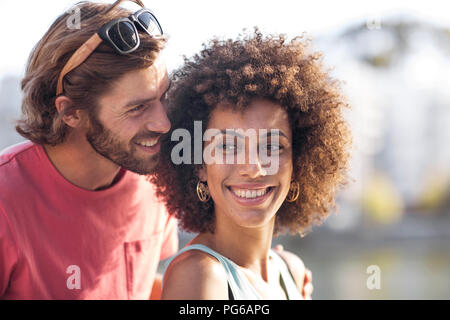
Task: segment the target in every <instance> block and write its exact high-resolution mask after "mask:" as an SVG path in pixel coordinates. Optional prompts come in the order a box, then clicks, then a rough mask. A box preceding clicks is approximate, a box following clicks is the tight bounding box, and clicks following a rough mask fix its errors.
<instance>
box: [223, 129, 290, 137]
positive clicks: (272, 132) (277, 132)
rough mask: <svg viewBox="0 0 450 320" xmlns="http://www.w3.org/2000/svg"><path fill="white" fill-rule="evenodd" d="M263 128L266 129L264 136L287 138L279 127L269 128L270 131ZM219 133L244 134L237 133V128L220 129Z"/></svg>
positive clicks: (240, 135)
mask: <svg viewBox="0 0 450 320" xmlns="http://www.w3.org/2000/svg"><path fill="white" fill-rule="evenodd" d="M264 130H266V131H268V132H267V134H266V136H271V137H272V136H283V137H285V138H286V139H288V136H287V135H286V134H285V133H284V132H283V131H282V130H280V129H270V131H269V130H267V129H264ZM242 131H243V130H242ZM220 133H222V134H229V135H233V136H236V137H238V138H244V136H243V135H242V134H241V133H239V132H238V130H236V129H222V130H220Z"/></svg>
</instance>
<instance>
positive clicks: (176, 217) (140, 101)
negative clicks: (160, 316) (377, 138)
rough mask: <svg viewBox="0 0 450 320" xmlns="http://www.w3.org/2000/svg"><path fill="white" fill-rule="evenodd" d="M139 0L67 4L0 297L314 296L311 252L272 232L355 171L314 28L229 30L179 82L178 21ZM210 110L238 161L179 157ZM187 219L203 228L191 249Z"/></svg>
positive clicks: (33, 83) (1, 215) (7, 205)
mask: <svg viewBox="0 0 450 320" xmlns="http://www.w3.org/2000/svg"><path fill="white" fill-rule="evenodd" d="M121 2H122V1H116V2H115V3H114V4H113V5H107V4H98V3H92V2H82V3H80V4H78V8H79V9H80V14H81V17H80V18H81V19H80V21H81V28H80V29H70V28H68V27H67V19H68V18H69V14H68V13H65V14H63V15H61V16H60V17H59V18H58V19H57V20H56V21H55V22H54V23H53V25H52V26H51V27H50V29H49V30H48V32H47V33H46V34H45V36H44V37H43V38H42V39H41V40H40V41H39V43H38V44H37V45H36V47H35V48H34V49H33V52H32V54H31V56H30V60H29V62H28V66H27V70H26V75H25V78H24V79H23V81H22V89H23V94H24V96H23V103H22V110H23V116H22V119H21V121H20V122H19V123H18V125H17V131H18V132H19V133H20V134H21V135H22V136H24V137H25V138H27V139H28V140H29V141H27V142H25V143H22V144H19V145H16V146H13V147H10V148H8V149H6V150H4V151H3V152H2V153H1V154H0V299H148V298H160V297H161V296H162V298H163V299H304V298H306V299H308V298H310V296H311V293H312V282H311V281H312V280H311V274H310V272H309V271H308V270H306V269H305V268H304V266H303V263H302V261H301V260H300V259H299V258H298V257H297V256H295V255H294V254H292V253H289V252H286V251H283V250H282V249H278V250H275V251H274V250H271V249H270V248H271V243H272V237H273V235H274V234H278V233H280V232H283V231H290V232H291V233H303V232H305V231H307V230H308V229H309V228H310V227H311V226H312V224H313V223H319V222H320V221H321V220H323V219H324V218H325V217H326V216H327V215H328V213H329V211H330V207H332V206H333V204H334V196H335V192H336V189H337V187H338V186H339V185H340V184H342V183H343V182H344V181H345V173H346V164H347V160H348V147H349V141H350V135H349V131H348V128H347V125H346V123H345V121H344V119H343V116H342V109H343V107H344V106H345V102H344V99H343V97H342V95H341V93H340V91H339V88H338V85H337V83H336V82H335V81H333V80H332V79H331V78H330V77H329V76H328V74H327V73H326V72H324V71H323V70H322V66H321V65H320V63H319V61H318V58H319V57H318V56H317V55H316V54H311V53H308V52H307V46H306V45H305V43H304V42H303V41H301V40H293V41H286V40H284V39H283V37H263V36H262V35H261V34H260V33H259V32H258V31H255V32H254V34H251V35H249V36H248V37H247V38H241V39H238V40H236V41H232V40H229V41H218V40H213V41H212V42H211V43H210V44H209V45H206V46H205V48H204V50H203V51H202V52H201V53H200V54H199V55H196V56H195V57H194V58H192V59H191V60H187V61H186V62H185V65H184V66H183V67H181V68H180V69H179V70H178V71H176V72H175V73H174V76H173V80H172V86H171V88H170V91H169V87H170V82H171V81H170V80H169V77H168V74H167V71H166V67H165V65H164V62H163V61H162V59H161V57H160V52H161V50H162V49H163V47H164V44H165V41H166V40H165V38H164V36H163V31H162V29H161V26H160V25H159V23H158V21H157V19H156V17H155V16H154V15H153V14H152V13H151V11H149V10H147V9H145V8H144V6H143V4H142V3H141V2H140V1H133V2H136V3H137V4H139V5H140V6H141V7H142V8H141V9H140V10H139V11H137V12H136V13H134V14H133V15H130V14H131V12H129V11H128V10H125V9H123V8H121V7H120V6H119V4H120V3H121ZM168 92H169V97H168V98H169V99H167V97H166V96H167V94H168ZM198 122H201V124H202V132H201V137H200V139H201V143H202V148H201V150H200V152H201V153H202V154H201V155H200V159H201V160H204V159H203V157H202V156H203V151H204V150H206V149H208V150H210V151H211V154H212V155H213V156H214V158H215V159H225V160H230V159H231V160H232V161H217V162H205V161H200V162H198V161H184V162H183V163H180V164H176V163H175V162H174V161H173V155H174V153H175V152H174V150H175V146H176V145H177V144H178V143H179V141H177V139H174V137H175V136H176V135H173V133H174V132H175V131H176V130H177V129H183V130H187V132H188V133H190V136H191V137H193V139H192V140H191V141H190V144H191V145H192V152H190V153H189V152H188V150H187V149H183V150H182V151H180V152H181V153H182V154H181V157H182V158H183V159H188V158H191V160H195V159H194V158H197V157H198V154H196V151H198V150H197V149H198V148H197V149H196V148H195V146H196V145H197V144H198V141H195V132H194V131H195V130H194V129H195V123H198ZM209 129H214V131H213V132H215V133H216V134H215V135H211V136H209V137H207V139H203V138H204V133H206V132H207V131H209V132H211V131H210V130H209ZM249 132H250V133H251V132H256V135H255V136H251V135H250V134H247V133H249ZM197 136H198V135H197ZM197 138H198V137H197ZM188 149H190V148H188ZM263 149H264V153H265V154H266V155H268V157H262V156H261V154H262V153H261V150H263ZM185 152H186V154H184V153H185ZM197 153H198V152H197ZM179 156H180V154H179ZM266 158H268V159H269V160H270V161H276V163H277V166H276V170H275V171H274V172H269V170H267V168H268V167H269V166H270V165H271V164H270V163H268V162H267V161H266V160H267V159H266ZM237 159H241V160H242V159H244V161H234V160H237ZM251 160H253V161H251ZM177 222H178V223H179V224H180V225H181V227H182V228H183V229H185V230H188V231H193V232H198V233H199V234H198V236H197V237H195V238H194V239H193V240H192V241H191V243H190V244H189V245H188V246H187V247H185V248H184V249H182V250H181V251H180V252H179V253H178V254H177V255H174V254H175V253H176V252H177V250H178V238H177ZM170 256H172V259H171V260H170V264H169V266H168V268H167V270H166V272H165V275H164V281H163V282H162V278H161V276H160V275H158V274H157V273H156V271H157V265H158V262H159V261H160V260H162V259H165V258H168V257H170ZM161 284H163V286H162V288H161ZM150 293H151V296H150Z"/></svg>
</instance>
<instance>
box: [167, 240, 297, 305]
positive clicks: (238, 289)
mask: <svg viewBox="0 0 450 320" xmlns="http://www.w3.org/2000/svg"><path fill="white" fill-rule="evenodd" d="M189 250H200V251H203V252H206V253H208V254H209V255H211V256H213V257H214V258H216V259H217V260H218V261H219V262H220V263H221V264H222V266H223V267H224V269H225V273H226V275H227V282H228V286H229V288H230V291H231V293H232V295H233V297H232V298H233V299H234V300H261V297H260V296H259V294H258V292H257V291H256V289H255V288H254V287H253V285H252V284H251V283H250V281H249V280H248V279H247V277H246V276H245V274H244V273H243V272H242V270H240V268H239V266H238V265H237V264H235V263H234V262H233V261H231V260H230V259H228V258H226V257H224V256H223V255H221V254H220V253H218V252H216V251H214V250H212V249H211V248H209V247H207V246H205V245H202V244H193V245H190V246H187V247H184V248H183V249H181V250H180V251H179V252H178V253H176V254H175V255H174V256H172V257H171V258H170V259H169V260H168V261H167V264H166V269H167V267H168V266H169V265H170V263H171V262H172V261H173V259H175V258H176V257H177V256H178V255H180V254H181V253H183V252H186V251H189ZM269 256H270V257H271V258H272V259H273V261H274V262H275V264H276V266H277V267H278V269H279V271H280V275H281V281H280V282H281V286H282V288H283V290H284V292H285V293H286V296H287V298H288V300H301V299H302V296H301V295H300V292H298V290H297V286H296V285H295V282H294V280H293V279H292V276H291V274H290V272H289V269H288V267H287V265H286V263H285V262H284V260H283V259H282V258H281V257H280V256H279V255H278V254H277V253H275V251H273V250H270V251H269ZM230 298H231V297H230Z"/></svg>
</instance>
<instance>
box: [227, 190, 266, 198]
mask: <svg viewBox="0 0 450 320" xmlns="http://www.w3.org/2000/svg"><path fill="white" fill-rule="evenodd" d="M268 189H269V188H266V189H258V190H255V189H252V190H249V189H234V188H231V191H232V192H233V193H234V194H235V195H237V196H238V197H239V198H247V199H253V198H256V197H261V196H263V195H265V194H266V193H267V191H268Z"/></svg>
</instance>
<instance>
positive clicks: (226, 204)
mask: <svg viewBox="0 0 450 320" xmlns="http://www.w3.org/2000/svg"><path fill="white" fill-rule="evenodd" d="M207 129H218V131H221V133H220V134H217V135H214V136H213V138H212V139H211V140H210V141H206V142H205V151H206V150H210V151H211V155H212V156H213V157H214V159H218V158H222V160H223V161H222V162H223V164H220V163H212V164H205V165H204V167H203V169H202V170H201V171H200V174H199V177H200V179H201V180H202V181H207V183H208V188H209V191H210V194H211V197H212V199H213V201H214V206H215V214H216V221H217V222H219V221H223V220H224V219H225V220H228V221H232V222H233V223H235V224H237V225H239V226H241V227H247V228H254V227H260V226H263V225H265V224H267V223H268V222H270V221H272V220H273V218H274V217H275V214H276V212H277V211H278V209H279V208H280V207H281V205H282V204H283V201H284V199H285V198H286V195H287V193H288V191H289V187H290V181H291V175H292V168H293V165H292V133H291V128H290V125H289V120H288V114H287V112H286V111H285V110H284V109H283V108H282V107H281V106H280V105H278V104H276V103H273V102H270V101H268V100H263V99H258V100H254V101H253V102H252V103H251V104H250V105H249V106H248V108H247V109H245V111H244V112H242V111H234V110H233V109H232V108H231V107H230V106H229V105H228V106H227V105H220V104H219V105H218V106H217V108H216V109H215V110H214V111H213V112H212V114H211V118H210V121H209V124H208V128H207ZM227 129H228V130H227ZM218 131H216V132H218ZM227 131H228V132H227ZM253 133H256V134H253ZM252 134H253V135H252ZM252 140H253V141H252ZM261 153H262V156H261ZM204 154H205V153H204ZM266 154H267V156H268V157H265V156H264V155H266ZM227 157H228V159H227ZM239 159H240V160H239ZM230 160H232V161H230ZM243 160H244V161H243ZM274 164H275V165H274Z"/></svg>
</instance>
